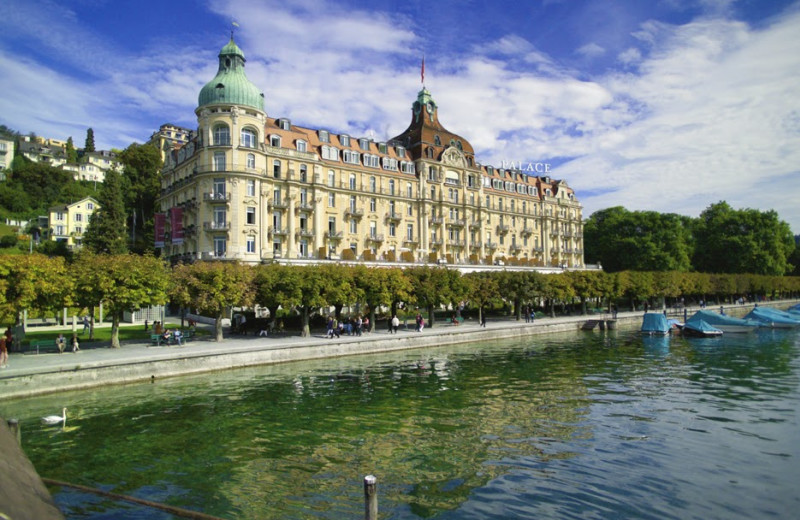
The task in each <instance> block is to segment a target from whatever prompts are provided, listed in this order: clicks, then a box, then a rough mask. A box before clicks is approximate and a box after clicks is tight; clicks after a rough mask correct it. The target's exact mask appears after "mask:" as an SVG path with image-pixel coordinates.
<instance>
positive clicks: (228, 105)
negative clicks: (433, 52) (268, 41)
mask: <svg viewBox="0 0 800 520" xmlns="http://www.w3.org/2000/svg"><path fill="white" fill-rule="evenodd" d="M244 65H245V56H244V53H243V52H242V51H241V49H240V48H239V47H238V46H237V45H236V44H235V43H234V41H233V39H231V41H230V42H229V43H228V44H227V45H225V46H224V47H223V48H222V50H221V51H220V53H219V70H218V72H217V75H216V76H215V77H214V79H212V80H211V81H210V82H208V83H207V84H206V85H205V86H204V87H203V89H202V90H201V91H200V95H199V99H198V106H197V109H196V111H195V112H196V114H197V118H198V129H197V132H196V133H194V134H193V135H192V136H190V139H189V140H188V142H186V143H185V144H181V145H179V146H177V145H176V148H175V149H174V150H173V151H172V152H171V153H169V154H167V157H166V159H165V164H164V169H163V176H162V195H161V197H160V199H159V203H160V207H161V210H162V212H164V213H162V214H161V215H157V221H156V235H157V236H156V242H157V245H159V246H162V244H163V248H164V253H165V255H166V256H167V257H169V258H171V259H172V260H173V261H191V260H194V259H236V260H239V261H242V262H247V263H260V262H265V261H273V260H280V261H282V262H283V261H288V262H302V261H304V260H305V261H307V260H313V259H342V260H356V261H366V262H370V261H376V262H381V261H382V262H401V263H408V262H438V263H443V262H446V263H450V264H461V265H462V266H468V265H470V264H471V265H473V266H475V267H476V268H478V269H479V268H480V267H477V266H481V265H484V266H487V265H506V266H510V265H517V266H528V267H539V268H548V267H549V268H553V267H556V268H563V267H571V268H582V267H584V265H583V233H582V215H581V210H582V208H581V205H580V204H579V202H578V201H577V200H576V198H575V195H574V192H573V191H572V189H570V187H569V186H568V185H567V183H566V182H565V181H563V180H555V179H552V178H551V177H549V175H547V174H542V175H540V176H533V175H528V174H527V173H525V172H523V171H520V170H511V169H503V168H495V167H492V166H484V165H481V164H479V163H478V161H477V159H476V157H475V153H474V150H473V148H472V146H471V145H470V144H469V142H468V141H467V140H466V139H464V138H463V137H460V136H459V135H457V134H454V133H452V132H450V131H448V130H447V129H445V128H444V127H443V126H442V124H441V123H440V122H439V111H438V105H437V104H436V102H435V101H434V100H433V98H432V97H431V93H430V92H429V91H428V90H426V89H425V88H424V87H423V89H422V90H421V91H420V92H419V94H418V95H417V99H416V101H414V103H413V105H412V110H411V123H410V124H409V126H408V128H407V129H406V130H405V131H404V132H403V133H401V134H400V135H398V136H396V137H394V138H392V139H389V140H387V141H385V142H381V141H377V142H376V141H374V140H372V139H367V138H364V137H355V136H349V135H346V134H338V135H337V134H335V133H333V132H330V131H328V130H324V129H312V128H305V127H301V126H297V125H294V124H292V122H291V121H290V120H288V119H285V118H277V119H275V118H272V117H268V116H267V114H266V112H265V111H264V95H263V94H262V93H261V92H260V91H259V89H258V88H257V87H256V86H255V85H254V84H253V83H251V82H250V81H249V80H248V79H247V77H246V76H245V72H244Z"/></svg>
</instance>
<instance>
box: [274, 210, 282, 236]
mask: <svg viewBox="0 0 800 520" xmlns="http://www.w3.org/2000/svg"><path fill="white" fill-rule="evenodd" d="M272 228H273V229H274V230H275V231H280V229H281V212H280V211H275V212H273V213H272Z"/></svg>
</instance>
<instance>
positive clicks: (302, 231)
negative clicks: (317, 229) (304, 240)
mask: <svg viewBox="0 0 800 520" xmlns="http://www.w3.org/2000/svg"><path fill="white" fill-rule="evenodd" d="M295 235H297V236H299V237H313V236H314V231H313V230H311V229H302V228H301V229H298V230H297V231H296V232H295Z"/></svg>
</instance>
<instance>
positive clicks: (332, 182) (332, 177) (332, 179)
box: [328, 170, 336, 188]
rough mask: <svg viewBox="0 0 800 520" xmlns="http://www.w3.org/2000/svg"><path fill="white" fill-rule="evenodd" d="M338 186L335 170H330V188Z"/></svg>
mask: <svg viewBox="0 0 800 520" xmlns="http://www.w3.org/2000/svg"><path fill="white" fill-rule="evenodd" d="M335 186H336V173H335V172H334V171H333V170H328V187H330V188H333V187H335Z"/></svg>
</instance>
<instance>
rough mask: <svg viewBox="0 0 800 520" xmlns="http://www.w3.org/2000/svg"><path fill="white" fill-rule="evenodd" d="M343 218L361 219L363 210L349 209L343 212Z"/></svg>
mask: <svg viewBox="0 0 800 520" xmlns="http://www.w3.org/2000/svg"><path fill="white" fill-rule="evenodd" d="M344 216H345V218H347V217H350V218H361V217H363V216H364V210H363V209H359V208H349V209H346V210H344Z"/></svg>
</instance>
